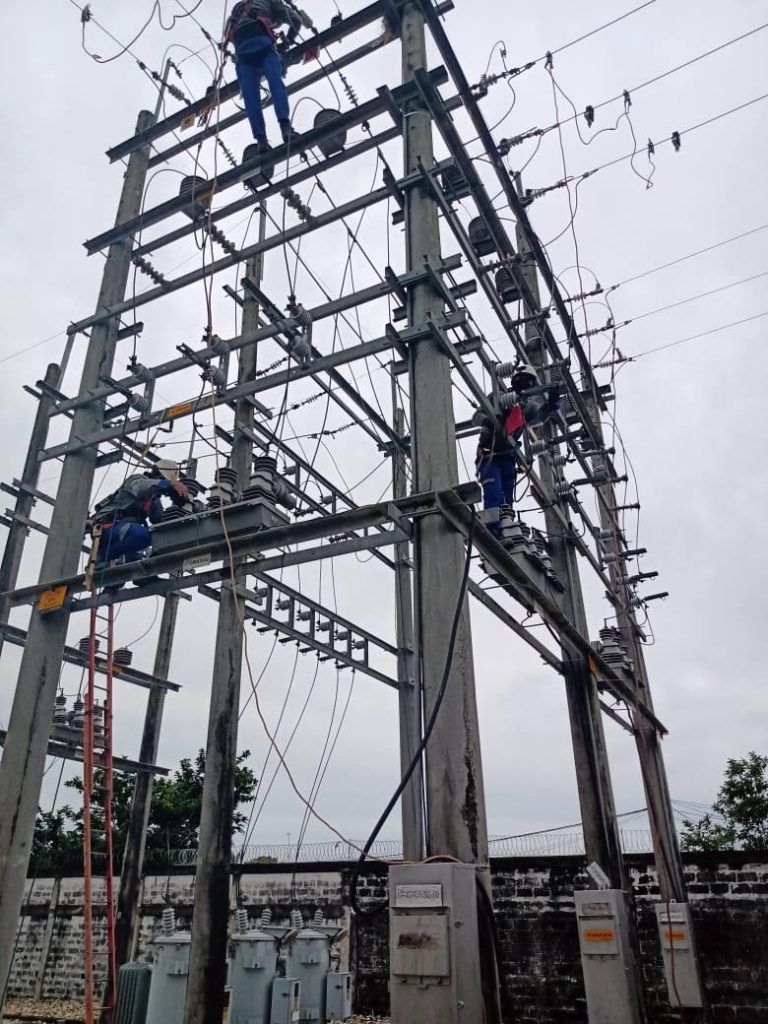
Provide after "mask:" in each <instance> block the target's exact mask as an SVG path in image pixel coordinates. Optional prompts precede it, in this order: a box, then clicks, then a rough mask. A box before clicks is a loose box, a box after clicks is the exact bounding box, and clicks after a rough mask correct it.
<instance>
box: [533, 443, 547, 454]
mask: <svg viewBox="0 0 768 1024" xmlns="http://www.w3.org/2000/svg"><path fill="white" fill-rule="evenodd" d="M546 451H547V442H546V441H542V440H538V441H531V455H535V456H536V457H537V458H538V457H539V456H540V455H545V454H546Z"/></svg>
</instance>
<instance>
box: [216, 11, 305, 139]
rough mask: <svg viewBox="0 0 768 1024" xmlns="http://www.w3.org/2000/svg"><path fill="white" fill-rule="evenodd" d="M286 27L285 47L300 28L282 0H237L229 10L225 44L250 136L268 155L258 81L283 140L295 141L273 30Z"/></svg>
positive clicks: (299, 20) (298, 22) (296, 135)
mask: <svg viewBox="0 0 768 1024" xmlns="http://www.w3.org/2000/svg"><path fill="white" fill-rule="evenodd" d="M284 24H287V25H288V32H287V33H286V35H285V45H286V47H287V46H291V45H292V44H293V42H294V41H295V39H296V35H297V33H298V31H299V29H300V28H301V24H302V20H301V15H300V14H299V13H298V11H296V10H294V9H293V8H292V7H291V6H290V5H289V4H286V3H284V2H283V0H239V2H238V3H236V4H235V6H234V7H233V9H232V13H231V14H230V16H229V20H228V21H227V26H226V30H225V33H224V43H223V46H226V45H227V43H234V46H235V68H236V70H237V80H238V82H239V83H240V91H241V93H242V95H243V102H244V103H245V110H246V113H247V114H248V120H249V121H250V124H251V131H252V132H253V137H254V139H256V142H257V143H258V146H259V149H260V150H261V151H262V152H265V153H266V152H268V150H269V142H268V141H267V129H266V125H265V123H264V113H263V111H262V109H261V80H262V78H266V80H267V83H268V85H269V91H270V93H271V95H272V103H273V105H274V108H275V114H276V115H277V120H278V123H279V125H280V131H281V133H282V136H283V141H284V142H286V143H295V142H298V140H299V139H300V136H299V135H298V134H297V133H296V132H294V130H293V128H292V127H291V111H290V106H289V104H288V92H287V90H286V88H285V84H284V82H283V75H284V73H285V62H284V60H283V57H282V55H281V54H280V53H278V49H277V36H276V34H275V33H276V30H277V29H278V28H279V26H280V25H284Z"/></svg>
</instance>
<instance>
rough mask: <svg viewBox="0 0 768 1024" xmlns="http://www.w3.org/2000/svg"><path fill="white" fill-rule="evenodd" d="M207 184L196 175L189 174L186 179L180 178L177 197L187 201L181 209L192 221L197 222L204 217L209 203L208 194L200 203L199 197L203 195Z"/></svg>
mask: <svg viewBox="0 0 768 1024" xmlns="http://www.w3.org/2000/svg"><path fill="white" fill-rule="evenodd" d="M207 185H208V182H207V181H206V179H205V178H201V177H200V176H199V175H197V174H189V175H187V177H186V178H182V180H181V185H180V186H179V195H180V196H184V197H185V199H187V203H186V205H185V206H184V207H183V211H184V213H186V215H187V216H188V217H190V218H191V219H192V220H197V219H199V218H200V217H202V216H204V215H205V212H206V210H207V206H208V203H209V202H210V192H209V193H208V194H207V195H205V196H204V198H203V201H202V202H201V200H200V198H199V197H200V196H201V195H203V192H204V189H205V187H206V186H207Z"/></svg>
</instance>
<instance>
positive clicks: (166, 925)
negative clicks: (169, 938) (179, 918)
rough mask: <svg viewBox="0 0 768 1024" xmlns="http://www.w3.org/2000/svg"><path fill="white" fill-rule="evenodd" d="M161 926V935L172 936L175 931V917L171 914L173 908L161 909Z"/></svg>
mask: <svg viewBox="0 0 768 1024" xmlns="http://www.w3.org/2000/svg"><path fill="white" fill-rule="evenodd" d="M162 926H163V935H173V933H174V932H175V931H176V915H175V914H174V912H173V907H164V908H163V917H162Z"/></svg>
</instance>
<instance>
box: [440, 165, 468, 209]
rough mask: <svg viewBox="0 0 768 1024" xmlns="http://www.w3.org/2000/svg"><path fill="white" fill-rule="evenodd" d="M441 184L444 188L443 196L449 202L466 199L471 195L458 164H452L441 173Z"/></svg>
mask: <svg viewBox="0 0 768 1024" xmlns="http://www.w3.org/2000/svg"><path fill="white" fill-rule="evenodd" d="M440 184H441V185H442V186H443V194H444V195H445V198H446V199H447V200H448V201H449V202H453V201H454V200H458V199H466V198H467V197H468V196H469V195H470V194H471V191H470V188H469V184H468V183H467V180H466V178H465V177H464V175H463V174H462V173H461V170H460V169H459V168H458V167H457V166H456V164H451V165H450V166H449V167H446V168H445V170H444V171H441V172H440Z"/></svg>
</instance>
